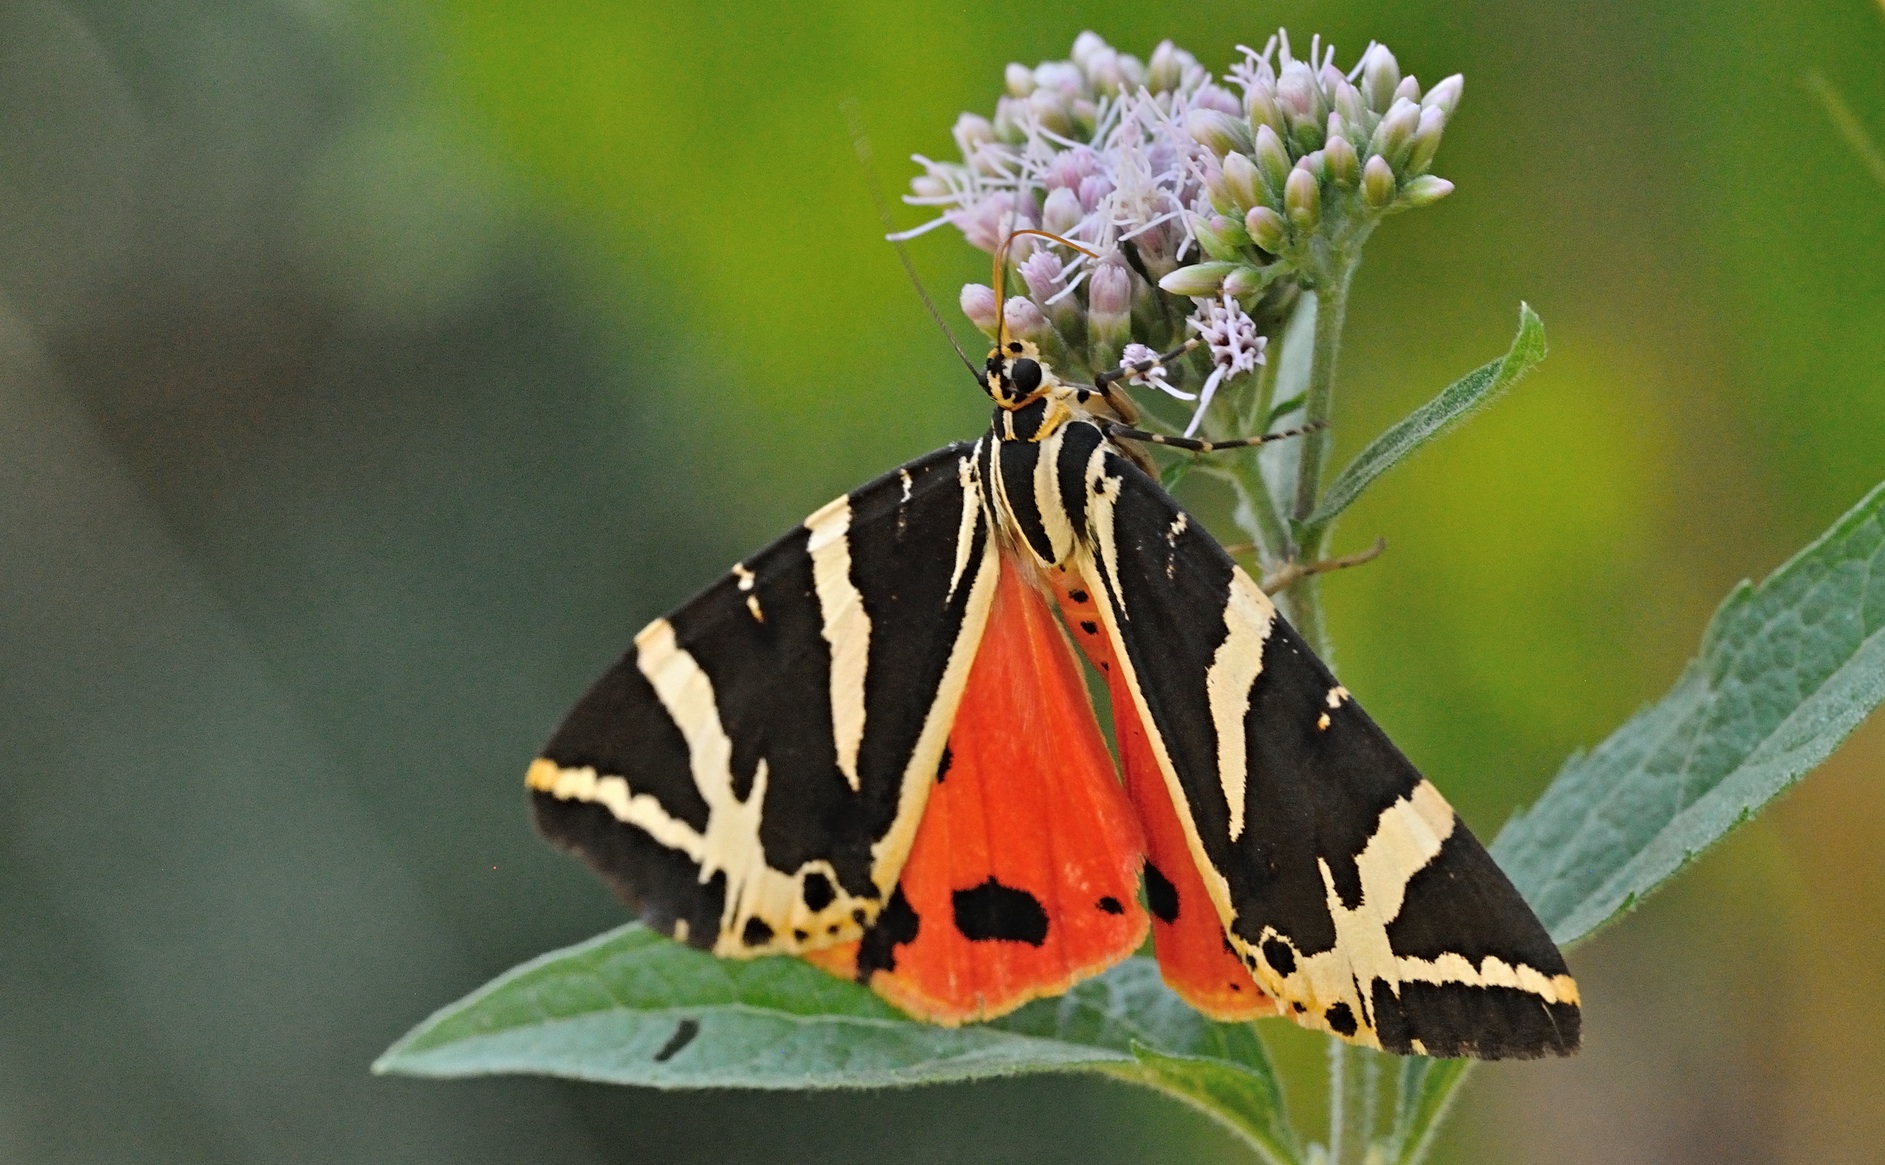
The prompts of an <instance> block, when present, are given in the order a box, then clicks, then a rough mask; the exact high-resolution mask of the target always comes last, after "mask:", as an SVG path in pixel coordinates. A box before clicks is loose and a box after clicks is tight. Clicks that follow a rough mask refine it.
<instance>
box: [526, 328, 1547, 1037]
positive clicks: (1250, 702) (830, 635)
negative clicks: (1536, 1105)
mask: <svg viewBox="0 0 1885 1165" xmlns="http://www.w3.org/2000/svg"><path fill="white" fill-rule="evenodd" d="M997 302H1000V301H999V299H998V300H997ZM1172 355H1173V354H1168V355H1167V357H1165V358H1164V359H1169V358H1171V356H1172ZM1151 367H1152V365H1151V363H1150V362H1147V363H1145V364H1142V365H1140V366H1137V367H1136V368H1134V367H1128V368H1126V369H1122V370H1118V371H1116V372H1114V373H1109V374H1106V375H1102V376H1101V377H1098V378H1096V379H1097V381H1098V383H1096V384H1094V385H1082V384H1069V383H1063V382H1062V381H1061V380H1060V379H1059V378H1058V377H1057V376H1056V375H1055V373H1054V371H1053V369H1052V368H1051V367H1050V366H1049V365H1048V364H1047V363H1046V362H1045V361H1043V359H1042V357H1041V353H1040V352H1039V351H1038V350H1037V349H1036V347H1035V346H1034V345H1033V344H1031V343H1029V342H1027V341H1025V340H1015V339H1009V338H1008V337H1007V336H1006V335H1005V334H1003V335H1001V336H1000V337H999V338H998V342H997V346H996V347H995V349H994V350H993V351H991V352H990V353H989V355H988V358H987V361H986V364H985V366H984V367H983V368H982V369H981V370H979V372H978V375H977V380H978V383H979V384H980V385H981V387H982V388H983V390H984V391H986V392H987V394H988V395H989V397H990V398H991V399H992V401H993V403H994V406H995V407H994V415H993V422H992V424H991V425H990V427H989V430H988V431H987V432H986V433H985V434H983V435H982V436H981V438H980V439H979V440H976V441H974V442H972V443H966V442H965V443H961V444H955V445H950V446H947V447H945V448H942V449H938V450H936V451H935V452H933V453H930V454H928V455H927V456H924V457H920V458H917V459H916V460H915V461H912V462H910V463H909V464H907V465H904V466H901V467H899V468H897V469H894V470H892V471H891V472H889V473H887V474H885V475H883V476H882V477H879V478H877V479H876V480H874V481H871V482H869V483H868V484H865V485H863V486H861V487H859V488H858V489H855V490H853V491H851V492H850V493H848V494H846V495H845V496H843V497H840V498H838V499H837V500H835V501H833V502H832V503H831V504H829V505H827V506H825V507H823V508H822V509H820V510H818V511H817V512H816V513H814V514H812V515H811V516H810V517H808V518H806V519H805V521H804V522H803V523H802V524H801V525H800V526H799V527H798V528H796V529H794V530H792V531H791V532H790V533H788V534H786V535H785V536H784V537H782V538H780V539H779V540H778V541H776V542H774V543H773V544H772V545H770V546H768V547H766V548H765V549H764V550H761V551H760V552H759V553H757V554H755V555H753V556H752V557H750V558H748V559H746V560H745V561H743V562H741V563H739V564H737V565H735V566H734V567H733V569H732V571H731V572H730V573H729V574H728V575H727V576H726V577H724V578H722V579H721V580H719V581H718V582H716V583H715V584H713V585H712V586H710V587H708V588H707V589H706V590H705V591H703V592H701V593H700V594H699V595H697V596H696V597H694V598H693V599H691V600H690V601H688V602H687V603H685V604H683V605H682V606H681V607H680V608H679V609H678V610H676V611H675V612H674V613H672V614H670V615H669V616H667V617H666V618H662V619H657V620H655V621H654V622H653V623H650V624H649V625H648V626H647V627H646V628H645V629H643V630H642V631H641V633H640V634H638V635H637V636H636V637H635V641H634V644H633V646H632V647H630V648H629V650H628V652H627V654H626V655H625V656H624V657H623V658H622V660H621V661H620V662H619V663H617V664H616V665H615V666H614V667H613V668H611V669H610V670H609V671H608V672H607V673H606V674H605V675H603V676H602V678H601V679H600V680H599V681H598V682H597V683H596V685H595V686H594V688H592V689H591V690H590V691H589V693H588V694H587V695H585V696H584V697H583V698H582V700H581V701H580V702H579V703H578V704H577V705H576V707H575V708H574V709H573V710H572V711H571V712H570V713H569V715H568V717H567V719H566V720H564V722H563V724H562V726H561V727H560V728H558V729H557V730H556V733H555V735H554V736H552V737H551V739H550V742H549V743H548V745H546V746H545V747H544V749H543V751H542V754H541V756H540V757H538V759H537V760H536V761H535V762H534V763H533V764H532V765H531V766H530V769H529V773H528V777H527V785H528V787H529V790H530V796H531V799H532V802H533V809H534V813H535V817H536V822H537V826H538V828H539V830H540V831H541V832H542V833H543V834H544V835H545V836H546V837H548V838H549V839H550V840H551V841H553V842H555V843H557V844H559V845H561V846H563V847H565V848H567V849H569V850H572V851H574V852H575V853H577V854H579V855H580V856H582V857H583V858H584V859H586V860H587V861H588V863H589V864H590V865H591V866H593V867H594V868H595V869H596V871H597V872H598V873H600V874H601V876H602V877H603V878H604V879H605V880H606V881H607V882H608V883H609V884H610V886H612V887H613V889H614V890H615V891H616V893H617V894H618V895H619V896H620V897H621V898H622V899H623V900H624V901H625V902H626V903H627V904H628V906H629V907H630V908H631V909H632V910H634V911H636V912H637V913H639V914H640V916H641V918H642V921H643V922H644V923H645V924H647V925H648V926H650V927H653V928H655V929H657V930H659V931H662V932H664V933H666V934H668V935H671V936H672V937H673V938H674V939H675V940H676V941H679V942H684V943H689V944H692V945H693V946H696V947H699V948H702V949H705V950H709V951H712V952H713V953H714V954H716V955H720V956H724V957H729V958H750V957H754V956H758V955H774V954H792V955H799V956H803V957H804V958H806V959H808V960H810V961H812V962H813V963H815V964H817V965H819V966H821V967H824V968H826V969H827V970H830V971H832V972H833V973H835V974H838V975H842V976H844V977H847V978H855V979H857V980H858V981H860V982H864V983H867V984H869V985H870V986H871V987H872V988H873V989H874V990H876V991H877V992H878V993H879V994H880V995H882V996H883V997H884V998H886V999H888V1000H889V1001H891V1002H892V1003H894V1004H895V1005H897V1006H898V1007H900V1008H901V1009H903V1010H904V1011H906V1012H907V1013H909V1014H910V1015H912V1016H914V1017H917V1018H919V1019H923V1020H927V1021H930V1022H933V1023H938V1024H946V1025H954V1024H960V1023H966V1022H971V1021H976V1020H982V1019H988V1018H992V1017H995V1016H999V1015H1001V1014H1004V1013H1006V1012H1008V1011H1011V1010H1013V1009H1014V1008H1016V1007H1018V1006H1020V1005H1021V1004H1022V1003H1024V1002H1026V1001H1028V1000H1030V999H1034V998H1038V997H1041V996H1048V995H1054V994H1058V993H1060V992H1063V991H1065V990H1066V989H1067V988H1068V987H1070V986H1071V985H1073V984H1074V983H1076V982H1078V981H1079V980H1081V979H1083V978H1086V977H1087V976H1090V975H1094V974H1096V973H1098V972H1100V971H1102V970H1104V969H1105V968H1107V967H1108V966H1111V965H1112V964H1114V963H1116V962H1118V961H1120V960H1121V959H1124V958H1125V957H1127V956H1128V955H1130V954H1132V953H1133V952H1134V951H1135V950H1136V949H1138V948H1139V947H1140V946H1141V944H1142V943H1143V941H1144V939H1145V936H1146V934H1147V931H1148V929H1149V930H1150V932H1151V935H1152V940H1153V947H1154V951H1155V953H1156V956H1157V959H1158V962H1159V966H1160V969H1161V972H1162V974H1163V977H1164V979H1165V981H1166V983H1167V984H1168V985H1169V986H1170V987H1171V988H1172V990H1174V991H1175V992H1177V994H1178V995H1179V996H1181V997H1182V998H1183V999H1185V1000H1186V1001H1187V1002H1188V1003H1190V1004H1191V1005H1192V1006H1194V1007H1196V1008H1197V1009H1198V1010H1199V1011H1201V1012H1203V1013H1205V1014H1206V1015H1208V1016H1211V1017H1213V1018H1216V1019H1220V1020H1244V1019H1253V1018H1259V1017H1264V1016H1272V1015H1279V1014H1280V1015H1286V1016H1288V1017H1290V1018H1291V1019H1293V1020H1295V1021H1296V1022H1297V1023H1299V1024H1302V1025H1304V1026H1306V1027H1310V1028H1316V1029H1320V1030H1323V1031H1328V1032H1332V1033H1334V1034H1335V1035H1337V1036H1339V1037H1341V1038H1342V1039H1345V1040H1347V1041H1349V1042H1351V1043H1355V1044H1361V1045H1365V1046H1368V1047H1373V1048H1380V1049H1383V1050H1386V1051H1390V1052H1399V1053H1419V1054H1424V1055H1429V1056H1475V1057H1481V1058H1488V1059H1492V1058H1502V1057H1535V1056H1540V1055H1545V1054H1559V1055H1563V1054H1568V1053H1570V1052H1572V1051H1574V1050H1575V1049H1576V1048H1577V1045H1578V1038H1579V1008H1578V992H1577V985H1576V983H1575V982H1574V980H1573V979H1572V978H1571V976H1570V974H1569V973H1568V971H1567V969H1566V967H1565V963H1564V959H1563V957H1562V955H1560V953H1559V952H1558V949H1557V947H1556V946H1555V945H1554V944H1553V943H1552V941H1551V939H1550V937H1549V935H1548V934H1547V933H1546V931H1545V929H1544V927H1543V926H1542V925H1541V924H1540V923H1539V921H1538V919H1537V918H1536V917H1535V916H1534V915H1533V913H1532V912H1531V910H1530V908H1529V907H1527V905H1526V904H1525V901H1524V899H1523V898H1521V897H1520V896H1519V893H1518V891H1517V890H1516V889H1514V887H1513V886H1512V884H1511V882H1510V881H1508V880H1507V878H1506V877H1505V875H1504V874H1503V873H1502V872H1501V871H1500V870H1499V868H1498V866H1497V865H1496V864H1494V862H1493V861H1492V859H1491V857H1489V856H1488V855H1487V853H1486V851H1485V849H1484V848H1483V847H1482V846H1481V845H1480V843H1479V842H1478V841H1477V840H1476V839H1475V838H1474V837H1473V835H1472V834H1471V833H1470V832H1469V831H1468V830H1467V828H1466V826H1465V825H1464V824H1462V823H1461V821H1460V819H1459V817H1458V815H1457V814H1455V813H1454V811H1453V809H1452V808H1451V807H1450V806H1449V805H1448V804H1447V801H1446V799H1445V798H1444V797H1442V796H1441V794H1440V792H1439V791H1438V790H1437V789H1436V788H1435V787H1434V786H1433V784H1432V783H1431V782H1429V781H1428V780H1426V779H1425V778H1424V777H1422V776H1421V774H1420V773H1419V772H1418V771H1416V769H1415V768H1414V766H1413V765H1412V764H1411V763H1410V762H1409V761H1408V760H1407V758H1406V757H1405V756H1403V755H1402V754H1401V752H1400V751H1399V750H1398V749H1397V748H1396V747H1395V746H1394V744H1393V743H1392V742H1391V741H1390V740H1389V739H1388V738H1387V736H1386V734H1385V733H1383V732H1382V730H1381V729H1380V728H1379V727H1378V726H1376V724H1375V723H1374V721H1373V720H1371V719H1369V717H1368V715H1367V714H1366V713H1365V712H1363V711H1362V709H1361V707H1360V705H1359V704H1357V703H1356V702H1355V700H1354V698H1353V697H1352V696H1351V695H1350V694H1349V692H1348V691H1347V689H1346V688H1344V687H1342V686H1341V685H1340V684H1339V683H1337V682H1336V680H1335V678H1334V677H1333V676H1331V675H1330V673H1329V670H1328V669H1327V668H1326V667H1325V666H1323V664H1322V662H1321V661H1320V660H1319V659H1317V658H1316V656H1315V655H1314V654H1312V653H1311V652H1310V650H1309V649H1308V648H1307V647H1306V646H1305V645H1304V643H1303V640H1302V639H1301V637H1300V636H1299V635H1298V634H1297V633H1296V632H1295V630H1293V629H1292V628H1291V627H1290V625H1289V624H1288V623H1287V622H1286V621H1285V620H1284V619H1283V618H1282V617H1281V616H1280V615H1279V614H1278V612H1277V610H1276V607H1275V606H1274V604H1273V603H1272V602H1271V600H1270V599H1269V597H1268V596H1267V595H1265V593H1264V592H1263V590H1262V589H1261V588H1260V587H1259V586H1258V585H1257V583H1256V582H1255V581H1254V580H1253V579H1252V578H1251V577H1250V575H1249V574H1248V573H1246V572H1245V571H1244V570H1243V569H1242V568H1241V567H1239V566H1238V565H1237V564H1236V563H1235V562H1234V561H1233V560H1232V559H1231V557H1230V556H1229V554H1227V553H1226V551H1225V550H1224V548H1223V547H1222V546H1220V545H1219V544H1218V543H1217V542H1216V541H1215V540H1213V539H1212V537H1211V536H1210V534H1208V533H1207V532H1206V531H1205V530H1204V529H1203V528H1202V527H1201V526H1200V525H1199V524H1198V523H1197V522H1196V521H1194V520H1193V519H1192V518H1191V517H1190V516H1189V515H1188V514H1187V513H1186V512H1185V511H1184V510H1183V509H1182V508H1180V507H1179V505H1178V504H1177V503H1176V502H1175V501H1174V500H1173V499H1172V498H1171V496H1170V495H1169V494H1167V493H1166V492H1165V490H1164V489H1162V488H1161V487H1160V485H1159V484H1158V482H1157V480H1156V479H1155V478H1154V477H1153V476H1151V475H1150V474H1149V473H1148V472H1147V469H1148V466H1147V464H1146V462H1145V461H1144V455H1143V452H1142V451H1140V450H1139V449H1137V448H1135V445H1136V444H1138V443H1146V442H1151V443H1160V444H1166V445H1171V446H1175V447H1178V448H1183V449H1190V450H1196V451H1201V452H1210V451H1213V450H1215V449H1223V448H1228V447H1233V446H1236V445H1248V444H1254V443H1257V442H1259V441H1262V440H1265V439H1268V438H1262V437H1259V438H1251V439H1245V440H1243V441H1239V442H1226V443H1218V444H1216V445H1213V444H1211V443H1208V442H1201V441H1188V440H1185V439H1182V438H1175V437H1164V436H1155V435H1153V434H1151V433H1148V432H1145V431H1144V430H1141V429H1136V428H1134V427H1132V426H1133V422H1134V421H1135V420H1136V412H1135V410H1134V409H1133V407H1132V404H1131V402H1130V400H1129V399H1128V398H1127V397H1126V396H1125V394H1124V392H1123V390H1122V389H1121V387H1120V385H1119V380H1120V379H1121V378H1123V377H1125V376H1126V375H1128V374H1130V373H1132V372H1134V371H1137V372H1141V373H1143V372H1146V371H1150V369H1151ZM1056 613H1057V614H1058V617H1057V614H1056ZM1074 645H1077V649H1076V647H1075V646H1074ZM1076 651H1077V652H1078V654H1076ZM1079 655H1084V657H1085V658H1086V659H1087V660H1088V661H1089V662H1090V663H1091V665H1092V666H1093V667H1094V668H1095V669H1097V671H1098V672H1099V673H1100V675H1101V676H1102V677H1103V678H1104V681H1105V687H1106V689H1107V692H1108V695H1109V698H1110V701H1111V705H1112V715H1113V722H1114V737H1115V743H1116V746H1117V752H1118V763H1117V766H1116V765H1115V761H1114V759H1113V756H1112V754H1111V753H1110V752H1109V750H1108V748H1107V746H1106V742H1105V740H1104V739H1103V737H1102V735H1101V731H1100V728H1099V725H1098V722H1097V720H1096V719H1095V714H1094V711H1093V706H1092V704H1091V702H1090V698H1089V696H1088V689H1087V685H1086V682H1085V677H1084V673H1083V669H1082V665H1081V663H1080V661H1079ZM1122 772H1123V781H1122V779H1121V776H1122Z"/></svg>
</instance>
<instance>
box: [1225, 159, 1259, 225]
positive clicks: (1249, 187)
mask: <svg viewBox="0 0 1885 1165" xmlns="http://www.w3.org/2000/svg"><path fill="white" fill-rule="evenodd" d="M1224 192H1225V193H1226V194H1228V195H1230V200H1231V204H1232V206H1234V207H1235V208H1236V211H1237V213H1238V214H1242V213H1243V212H1244V211H1246V210H1249V209H1250V208H1251V207H1253V206H1255V205H1257V204H1258V203H1260V202H1262V201H1263V177H1262V175H1260V174H1258V173H1257V164H1256V163H1255V162H1252V161H1251V160H1250V159H1249V158H1246V157H1245V156H1244V155H1242V154H1228V155H1226V156H1225V158H1224ZM1229 209H1230V208H1226V210H1227V211H1228V210H1229Z"/></svg>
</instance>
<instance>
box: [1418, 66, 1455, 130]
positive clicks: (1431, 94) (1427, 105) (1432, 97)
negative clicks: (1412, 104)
mask: <svg viewBox="0 0 1885 1165" xmlns="http://www.w3.org/2000/svg"><path fill="white" fill-rule="evenodd" d="M1465 89H1466V78H1464V77H1462V76H1460V75H1459V74H1458V73H1455V74H1453V75H1452V76H1451V77H1448V78H1447V79H1446V80H1444V81H1442V82H1440V83H1439V84H1438V85H1435V86H1434V87H1433V88H1431V89H1429V90H1427V95H1426V96H1425V97H1422V98H1421V99H1420V107H1421V108H1422V109H1437V110H1439V111H1440V114H1441V116H1442V117H1444V118H1446V119H1447V120H1448V121H1452V120H1453V111H1454V110H1456V109H1458V108H1459V107H1460V94H1461V93H1462V92H1464V91H1465Z"/></svg>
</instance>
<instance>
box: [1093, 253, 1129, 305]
mask: <svg viewBox="0 0 1885 1165" xmlns="http://www.w3.org/2000/svg"><path fill="white" fill-rule="evenodd" d="M1087 310H1088V311H1089V312H1090V313H1091V314H1092V315H1093V317H1094V318H1095V319H1096V320H1097V319H1102V318H1105V319H1111V318H1116V317H1122V316H1124V315H1126V314H1127V313H1128V312H1130V311H1131V310H1132V272H1131V271H1130V270H1129V269H1128V268H1127V267H1126V264H1125V263H1124V262H1122V261H1120V259H1119V258H1118V256H1116V255H1115V256H1114V257H1112V258H1111V259H1108V260H1104V261H1102V262H1099V263H1096V264H1094V265H1093V278H1092V279H1090V280H1088V282H1087Z"/></svg>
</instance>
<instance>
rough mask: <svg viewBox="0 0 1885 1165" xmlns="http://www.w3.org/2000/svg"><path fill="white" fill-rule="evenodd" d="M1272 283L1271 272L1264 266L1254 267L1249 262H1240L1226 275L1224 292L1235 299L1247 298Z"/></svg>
mask: <svg viewBox="0 0 1885 1165" xmlns="http://www.w3.org/2000/svg"><path fill="white" fill-rule="evenodd" d="M1269 285H1270V273H1269V272H1266V271H1265V270H1264V269H1263V268H1262V267H1252V266H1250V265H1249V264H1248V263H1239V264H1238V265H1237V266H1235V267H1233V268H1231V270H1230V274H1228V275H1226V276H1224V283H1223V287H1224V294H1225V295H1228V296H1231V297H1233V298H1235V299H1247V298H1248V297H1250V296H1253V295H1255V294H1256V293H1257V292H1259V291H1262V290H1263V289H1264V288H1265V287H1268V286H1269Z"/></svg>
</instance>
